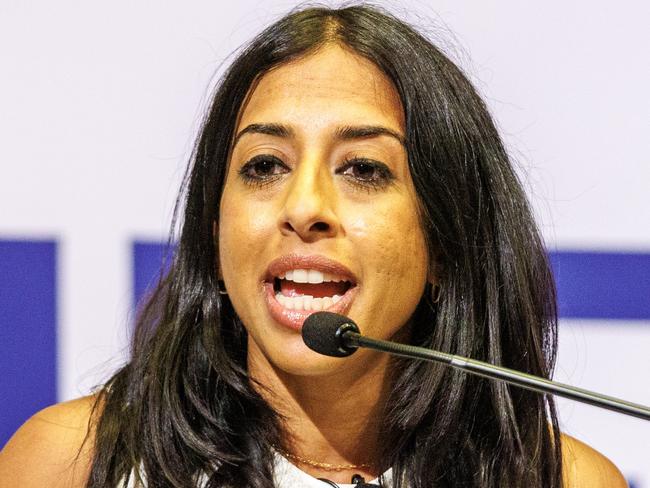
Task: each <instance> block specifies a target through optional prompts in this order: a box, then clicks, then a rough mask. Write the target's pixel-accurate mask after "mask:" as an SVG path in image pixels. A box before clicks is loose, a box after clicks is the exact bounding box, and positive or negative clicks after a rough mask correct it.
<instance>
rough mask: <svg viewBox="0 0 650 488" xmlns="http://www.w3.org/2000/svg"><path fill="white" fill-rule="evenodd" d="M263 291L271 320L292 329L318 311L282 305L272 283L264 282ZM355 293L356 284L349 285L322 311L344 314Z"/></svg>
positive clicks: (295, 328) (299, 327)
mask: <svg viewBox="0 0 650 488" xmlns="http://www.w3.org/2000/svg"><path fill="white" fill-rule="evenodd" d="M264 291H265V297H266V306H267V307H268V309H269V312H270V314H271V317H272V318H273V320H275V321H276V322H278V323H279V324H281V325H284V326H285V327H288V328H289V329H293V330H297V331H299V330H301V329H302V324H303V322H304V321H305V319H307V317H309V316H310V315H311V314H313V313H316V312H318V311H319V310H291V309H288V308H285V307H283V306H282V304H281V303H280V302H278V301H277V300H276V298H275V290H274V288H273V283H268V282H267V283H264ZM356 295H357V286H353V287H351V288H350V289H349V290H348V291H346V292H345V293H344V294H343V296H341V299H340V300H339V301H338V302H336V303H334V304H332V305H331V306H330V307H328V308H326V309H325V310H324V311H326V312H333V313H338V314H340V315H346V314H347V312H348V310H350V306H351V305H352V300H354V297H355V296H356Z"/></svg>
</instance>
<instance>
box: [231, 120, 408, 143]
mask: <svg viewBox="0 0 650 488" xmlns="http://www.w3.org/2000/svg"><path fill="white" fill-rule="evenodd" d="M245 134H266V135H269V136H275V137H284V138H288V137H294V136H295V132H294V131H293V130H292V129H291V128H290V127H287V126H286V125H282V124H250V125H247V126H246V127H244V128H243V129H242V130H241V131H239V133H238V134H237V135H236V136H235V140H234V141H233V147H235V145H237V142H239V139H241V137H242V136H243V135H245ZM334 135H335V137H336V138H337V139H340V140H345V141H347V140H353V139H367V138H371V137H377V136H389V137H392V138H394V139H397V141H399V143H400V144H401V145H402V146H405V145H406V141H405V139H404V136H402V135H401V134H399V133H398V132H395V131H394V130H392V129H389V128H388V127H383V126H380V125H354V126H352V125H346V126H343V127H339V128H337V129H336V131H335V132H334Z"/></svg>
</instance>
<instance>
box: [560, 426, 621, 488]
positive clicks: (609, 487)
mask: <svg viewBox="0 0 650 488" xmlns="http://www.w3.org/2000/svg"><path fill="white" fill-rule="evenodd" d="M562 461H563V469H564V486H566V487H567V488H574V487H575V488H578V487H583V486H584V487H586V486H588V487H590V488H601V487H602V488H626V487H627V486H628V485H627V482H626V481H625V478H624V477H623V475H622V474H621V472H620V471H619V469H618V468H617V467H616V466H615V465H614V463H612V462H611V461H610V460H609V459H607V458H606V457H605V456H603V455H602V454H601V453H599V452H598V451H596V450H595V449H593V448H591V447H589V446H588V445H587V444H585V443H584V442H580V441H579V440H578V439H575V438H573V437H571V436H568V435H566V434H562Z"/></svg>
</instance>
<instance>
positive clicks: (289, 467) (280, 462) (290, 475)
mask: <svg viewBox="0 0 650 488" xmlns="http://www.w3.org/2000/svg"><path fill="white" fill-rule="evenodd" d="M274 458H275V459H274V461H273V484H274V485H275V486H276V488H296V487H300V488H326V487H328V486H330V485H329V484H327V483H325V482H324V481H320V480H318V479H316V478H314V477H313V476H310V475H308V474H307V473H305V472H304V471H302V470H301V469H299V468H298V467H296V466H294V465H293V464H291V463H290V462H289V461H288V460H287V459H286V458H285V457H284V456H281V455H280V454H278V453H275V455H274ZM392 474H393V473H392V468H391V469H388V470H387V471H386V472H385V473H384V474H383V475H382V481H383V483H384V487H386V488H390V487H391V486H393V483H392V480H393V476H392ZM143 475H144V473H142V475H141V477H142V478H143V480H144V481H145V484H144V485H140V484H136V482H135V479H134V478H135V476H134V473H131V476H129V483H128V484H127V488H146V486H147V485H146V479H145V477H144V476H143ZM207 481H208V479H207V476H206V475H201V476H199V478H198V480H197V482H196V486H197V488H202V487H204V486H205V484H206V482H207ZM366 483H375V484H377V485H378V484H379V479H378V478H375V479H374V480H372V481H366ZM122 485H123V483H120V484H119V485H118V487H119V488H121V487H122ZM337 485H338V486H339V487H340V488H354V487H355V486H356V485H353V484H348V483H337ZM233 488H237V487H233Z"/></svg>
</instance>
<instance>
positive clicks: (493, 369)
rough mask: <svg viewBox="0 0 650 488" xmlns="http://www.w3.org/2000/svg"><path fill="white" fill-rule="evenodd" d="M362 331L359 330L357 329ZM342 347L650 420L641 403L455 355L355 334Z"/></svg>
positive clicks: (346, 335) (345, 338) (346, 337)
mask: <svg viewBox="0 0 650 488" xmlns="http://www.w3.org/2000/svg"><path fill="white" fill-rule="evenodd" d="M357 330H358V329H357ZM340 340H341V342H342V345H343V347H344V348H346V349H356V348H358V347H364V348H368V349H374V350H376V351H382V352H387V353H390V354H395V355H397V356H402V357H407V358H418V359H424V360H425V361H435V362H439V363H444V364H447V365H449V366H451V367H453V368H456V369H459V370H461V371H466V372H469V373H472V374H476V375H479V376H483V377H485V378H492V379H496V380H500V381H505V382H506V383H509V384H512V385H517V386H520V387H522V388H526V389H528V390H532V391H536V392H539V393H551V394H553V395H557V396H561V397H564V398H569V399H571V400H576V401H579V402H582V403H588V404H590V405H594V406H596V407H601V408H605V409H608V410H613V411H615V412H619V413H623V414H626V415H631V416H633V417H638V418H641V419H644V420H650V408H648V407H646V406H644V405H639V404H637V403H632V402H628V401H626V400H621V399H620V398H614V397H611V396H607V395H602V394H600V393H596V392H593V391H589V390H585V389H582V388H576V387H575V386H571V385H567V384H564V383H559V382H557V381H551V380H547V379H545V378H540V377H539V376H534V375H531V374H527V373H522V372H520V371H516V370H514V369H509V368H504V367H502V366H495V365H493V364H490V363H485V362H483V361H477V360H475V359H469V358H465V357H462V356H456V355H454V354H447V353H444V352H440V351H434V350H432V349H425V348H423V347H416V346H411V345H408V344H398V343H395V342H389V341H382V340H379V339H372V338H370V337H365V336H362V335H361V334H359V333H358V332H354V331H352V330H345V331H342V333H341V335H340Z"/></svg>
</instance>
